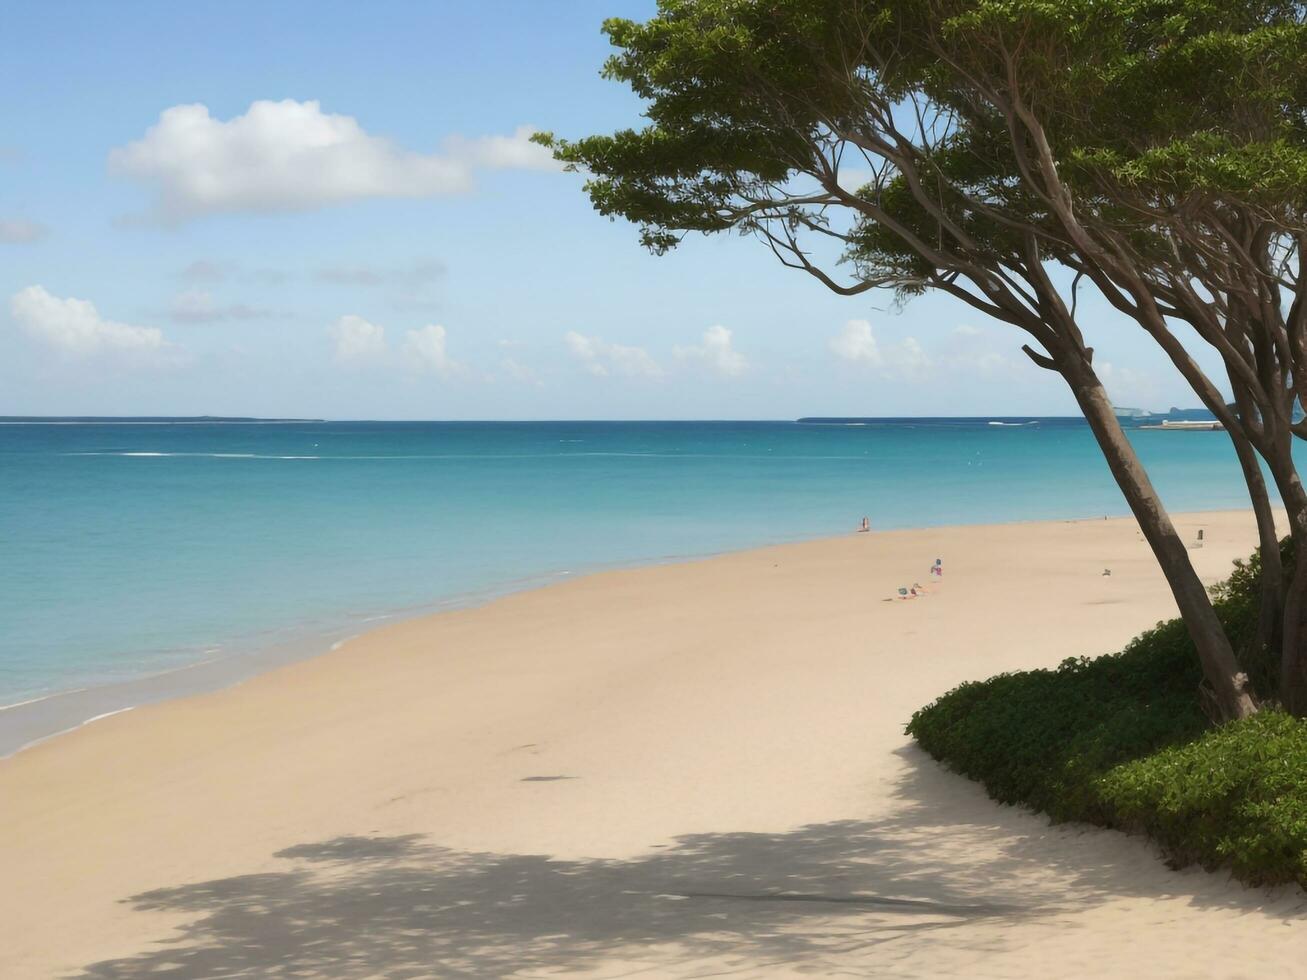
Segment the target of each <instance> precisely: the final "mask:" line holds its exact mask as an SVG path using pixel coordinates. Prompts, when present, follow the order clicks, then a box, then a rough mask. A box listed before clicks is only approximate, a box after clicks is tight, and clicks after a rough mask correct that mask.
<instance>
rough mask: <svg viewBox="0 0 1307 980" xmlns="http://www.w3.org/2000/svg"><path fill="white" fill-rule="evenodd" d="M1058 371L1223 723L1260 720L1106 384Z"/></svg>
mask: <svg viewBox="0 0 1307 980" xmlns="http://www.w3.org/2000/svg"><path fill="white" fill-rule="evenodd" d="M1058 366H1059V368H1060V369H1061V371H1062V374H1063V377H1065V378H1066V380H1067V382H1068V383H1069V384H1070V386H1071V390H1072V392H1073V394H1074V395H1075V397H1076V401H1077V402H1078V403H1079V405H1080V409H1081V411H1083V412H1084V414H1085V418H1086V420H1088V422H1089V427H1090V429H1091V430H1093V433H1094V438H1095V439H1096V440H1097V441H1098V445H1099V448H1100V449H1101V450H1102V452H1103V456H1104V458H1106V460H1107V465H1108V467H1109V468H1110V469H1111V471H1112V476H1113V477H1115V478H1116V482H1117V486H1119V487H1120V488H1121V492H1122V493H1123V494H1124V495H1125V499H1126V503H1128V504H1129V505H1130V510H1131V512H1133V514H1134V515H1135V519H1136V520H1137V521H1138V522H1139V529H1140V530H1141V531H1143V533H1144V537H1145V538H1146V539H1147V541H1148V544H1149V545H1150V546H1151V547H1152V549H1153V554H1154V555H1155V556H1156V557H1157V562H1158V564H1159V565H1160V566H1161V568H1162V573H1163V574H1164V575H1165V576H1166V581H1167V584H1168V585H1170V587H1171V593H1172V594H1173V595H1174V596H1175V602H1176V605H1177V606H1178V607H1179V609H1180V616H1181V618H1182V619H1183V620H1184V624H1185V628H1186V629H1187V630H1188V631H1189V636H1190V638H1191V639H1192V640H1193V644H1194V648H1195V649H1196V650H1197V652H1198V659H1199V661H1200V663H1201V664H1202V668H1203V676H1204V678H1206V680H1207V683H1208V684H1209V685H1211V689H1212V695H1213V698H1214V701H1215V705H1216V709H1217V712H1218V713H1219V715H1220V719H1221V720H1222V721H1232V720H1235V719H1238V718H1246V717H1248V716H1249V715H1252V714H1254V713H1255V712H1256V711H1257V704H1256V702H1255V701H1254V700H1253V697H1252V692H1251V691H1250V689H1249V685H1248V677H1247V675H1246V674H1244V673H1243V672H1242V671H1241V670H1240V669H1239V663H1238V661H1237V660H1236V659H1235V655H1234V650H1233V649H1232V648H1231V646H1230V641H1229V639H1228V638H1227V637H1226V635H1225V629H1224V627H1222V625H1221V621H1220V620H1219V619H1217V618H1216V611H1215V610H1214V609H1213V608H1212V602H1211V599H1210V598H1209V597H1208V595H1207V589H1206V587H1205V586H1204V585H1203V583H1202V580H1201V579H1199V577H1198V573H1197V572H1195V571H1194V567H1193V564H1192V563H1191V562H1190V561H1189V552H1188V550H1187V549H1186V548H1185V546H1184V542H1182V541H1181V540H1180V536H1179V535H1178V534H1177V533H1176V530H1175V527H1174V525H1172V524H1171V518H1170V516H1169V515H1168V514H1167V512H1166V509H1165V508H1164V507H1163V506H1162V501H1161V498H1159V497H1158V495H1157V491H1156V490H1154V489H1153V484H1152V481H1150V480H1149V479H1148V474H1147V473H1146V472H1145V471H1144V467H1143V465H1142V464H1141V463H1140V462H1139V457H1138V456H1137V455H1136V454H1135V450H1134V447H1133V446H1132V445H1131V444H1130V440H1129V439H1127V438H1126V434H1125V431H1124V430H1123V429H1122V428H1121V423H1120V422H1119V421H1118V420H1117V417H1116V413H1115V412H1114V411H1113V409H1112V403H1111V401H1110V400H1109V399H1108V397H1107V391H1106V390H1105V389H1104V388H1103V385H1102V382H1101V381H1099V379H1098V376H1097V375H1096V374H1095V373H1094V371H1093V368H1091V367H1090V366H1089V364H1088V363H1087V362H1086V361H1085V360H1084V359H1082V358H1080V357H1079V356H1076V355H1070V356H1066V357H1063V358H1059V365H1058Z"/></svg>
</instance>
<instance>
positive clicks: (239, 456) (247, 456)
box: [59, 450, 372, 459]
mask: <svg viewBox="0 0 1307 980" xmlns="http://www.w3.org/2000/svg"><path fill="white" fill-rule="evenodd" d="M59 455H60V456H150V457H155V456H191V457H197V458H201V459H322V457H321V456H270V455H265V454H262V453H156V452H144V451H136V450H133V451H131V452H81V453H60V454H59ZM333 458H336V459H371V458H372V457H370V456H359V457H352V456H338V457H333Z"/></svg>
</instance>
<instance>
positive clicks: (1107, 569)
mask: <svg viewBox="0 0 1307 980" xmlns="http://www.w3.org/2000/svg"><path fill="white" fill-rule="evenodd" d="M1103 574H1104V575H1111V574H1112V570H1111V569H1110V568H1104V569H1103Z"/></svg>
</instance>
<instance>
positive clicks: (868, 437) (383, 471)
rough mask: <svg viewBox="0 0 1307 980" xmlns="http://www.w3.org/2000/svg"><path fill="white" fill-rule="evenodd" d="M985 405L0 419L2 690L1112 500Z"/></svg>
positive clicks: (8, 699) (1098, 473)
mask: <svg viewBox="0 0 1307 980" xmlns="http://www.w3.org/2000/svg"><path fill="white" fill-rule="evenodd" d="M992 421H994V420H990V419H887V420H877V421H875V422H871V423H867V424H852V425H850V424H840V425H809V424H797V423H793V422H542V423H420V422H415V423H396V422H309V423H231V422H225V423H194V422H172V423H138V422H133V423H126V422H111V423H70V422H60V423H53V424H52V423H7V424H0V546H2V547H3V553H4V555H3V560H0V624H2V625H0V705H8V704H12V703H16V702H20V701H30V700H32V699H40V698H43V697H45V696H47V695H50V694H52V693H55V692H61V691H68V690H71V689H81V688H90V689H91V690H93V691H94V690H99V689H100V688H101V686H102V685H106V684H118V683H121V682H125V681H132V680H133V679H136V678H141V677H145V676H148V675H158V674H160V673H162V672H167V671H172V670H173V669H174V668H179V667H183V666H186V665H189V664H194V663H196V662H200V661H205V662H209V663H223V662H231V663H235V662H244V661H243V660H242V658H248V657H250V656H251V655H258V654H260V653H261V652H264V651H269V650H279V651H282V652H283V654H284V655H286V656H290V655H292V654H293V655H302V654H303V653H306V652H312V651H313V650H317V649H323V648H325V647H326V646H328V645H330V643H331V642H333V641H334V640H336V639H339V638H340V637H343V636H346V635H349V634H352V633H356V632H359V631H360V630H362V629H365V628H367V626H368V625H369V624H376V623H377V622H380V621H381V620H382V619H384V618H387V617H395V616H404V615H409V614H414V613H417V612H421V611H426V610H430V609H436V608H441V607H443V606H448V605H453V604H461V603H466V602H470V601H475V600H477V599H478V598H482V597H485V596H489V595H494V594H497V593H502V592H504V591H507V590H513V589H518V588H522V587H526V586H530V585H533V584H538V583H544V582H548V581H552V580H556V579H557V578H559V577H562V576H566V575H577V574H580V573H584V572H586V571H589V570H594V569H600V568H606V567H613V566H619V565H627V564H633V563H640V562H652V561H661V560H667V559H674V558H680V557H685V556H691V555H703V554H708V553H713V552H720V551H724V550H730V549H738V548H747V547H752V546H756V545H762V544H768V543H773V542H782V541H792V540H796V539H801V538H810V537H815V536H822V535H831V534H839V533H843V532H847V531H850V530H851V529H852V528H853V527H854V526H855V524H856V523H857V522H858V521H859V520H860V519H861V518H862V517H863V516H864V515H867V516H869V517H870V518H871V520H872V523H873V525H874V526H875V527H877V528H897V527H916V526H927V525H940V524H959V523H987V522H995V521H1016V520H1034V519H1040V518H1069V517H1085V516H1097V515H1101V514H1122V513H1125V512H1126V509H1125V507H1124V504H1123V502H1122V500H1121V498H1120V495H1119V493H1118V491H1117V489H1116V487H1115V486H1114V484H1113V483H1112V481H1111V479H1110V477H1109V475H1108V472H1107V469H1106V466H1105V464H1104V463H1103V461H1102V459H1101V457H1100V456H1099V454H1098V451H1097V448H1096V447H1095V445H1094V443H1093V440H1092V437H1091V436H1090V433H1089V430H1088V428H1087V427H1086V426H1085V424H1084V422H1083V421H1081V420H1075V419H1040V420H1038V424H1035V425H1011V424H1009V425H993V424H990V423H991V422H992ZM1006 421H1008V422H1009V423H1011V422H1028V421H1032V420H1013V419H1009V420H1006ZM1132 438H1133V440H1134V441H1135V443H1136V445H1137V446H1138V448H1139V451H1140V454H1141V455H1142V456H1143V458H1144V460H1145V462H1146V463H1147V465H1148V467H1149V470H1150V472H1151V473H1152V474H1153V476H1154V479H1155V482H1156V483H1157V485H1158V487H1159V489H1160V490H1161V492H1162V494H1163V495H1164V497H1165V499H1166V502H1167V504H1168V505H1169V506H1170V507H1171V508H1172V509H1174V510H1197V509H1213V508H1225V507H1240V506H1245V505H1246V498H1245V496H1244V495H1243V490H1242V484H1241V481H1240V479H1239V475H1238V471H1237V468H1236V466H1235V463H1234V457H1233V453H1232V451H1231V449H1230V446H1229V443H1228V440H1227V438H1226V437H1225V435H1224V434H1222V433H1219V432H1183V433H1181V432H1159V431H1149V430H1134V431H1133V432H1132ZM123 697H124V698H125V697H126V695H125V694H124V695H123ZM119 700H122V698H120V699H119ZM88 703H89V702H88ZM114 703H116V702H112V699H110V700H109V701H106V700H104V699H103V698H101V699H100V700H98V701H96V702H95V704H94V706H95V707H96V708H105V709H112V708H113V707H114ZM77 710H80V711H82V712H83V713H84V712H85V710H88V709H86V708H80V709H77ZM115 710H116V709H115ZM74 713H75V712H74ZM4 714H5V712H0V718H3V715H4ZM83 720H84V719H83ZM0 743H3V733H0ZM3 747H4V746H3V744H0V749H3Z"/></svg>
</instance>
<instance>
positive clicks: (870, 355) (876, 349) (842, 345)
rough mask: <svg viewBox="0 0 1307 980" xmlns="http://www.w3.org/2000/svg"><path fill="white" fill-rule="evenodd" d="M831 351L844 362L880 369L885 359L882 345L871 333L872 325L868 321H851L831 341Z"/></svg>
mask: <svg viewBox="0 0 1307 980" xmlns="http://www.w3.org/2000/svg"><path fill="white" fill-rule="evenodd" d="M829 346H830V349H831V350H832V351H833V352H834V353H835V356H836V357H838V358H839V359H840V360H842V361H850V362H852V363H854V364H870V365H872V366H875V367H879V366H880V365H881V364H882V363H883V362H884V358H883V357H882V356H881V353H880V344H878V343H877V342H876V336H875V334H873V333H872V332H871V324H870V323H868V322H867V321H866V320H849V321H848V322H846V323H845V324H844V329H842V330H841V331H840V332H839V333H838V334H837V335H836V336H834V337H832V338H831V339H830V345H829Z"/></svg>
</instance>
